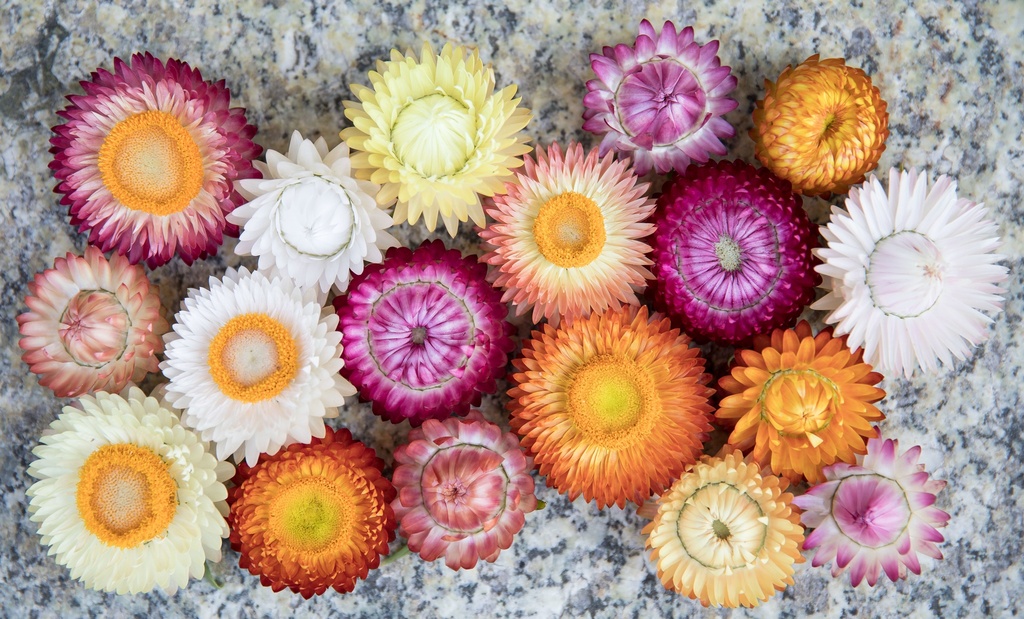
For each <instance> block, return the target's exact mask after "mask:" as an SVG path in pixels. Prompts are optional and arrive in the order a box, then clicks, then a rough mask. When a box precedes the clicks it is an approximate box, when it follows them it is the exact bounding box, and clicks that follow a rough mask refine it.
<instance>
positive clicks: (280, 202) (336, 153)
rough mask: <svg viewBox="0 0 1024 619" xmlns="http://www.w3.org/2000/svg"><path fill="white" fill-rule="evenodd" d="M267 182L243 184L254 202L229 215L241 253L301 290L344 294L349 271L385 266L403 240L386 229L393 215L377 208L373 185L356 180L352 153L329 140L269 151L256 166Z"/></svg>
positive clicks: (298, 138)
mask: <svg viewBox="0 0 1024 619" xmlns="http://www.w3.org/2000/svg"><path fill="white" fill-rule="evenodd" d="M256 168H257V169H258V170H259V171H260V172H261V173H262V174H263V179H262V180H259V179H249V180H243V181H241V182H240V183H239V186H238V190H239V192H240V193H241V194H242V195H243V196H245V197H246V199H248V200H249V202H248V203H246V204H243V205H241V206H239V207H238V208H236V209H235V210H234V211H232V212H231V214H230V215H228V221H230V222H232V223H234V224H237V225H238V226H239V227H241V228H242V233H241V236H240V237H239V241H238V245H236V246H235V252H236V253H238V254H239V255H240V256H249V255H252V256H259V259H260V262H259V268H260V270H261V271H265V272H271V271H273V270H274V269H275V268H276V269H279V270H280V271H281V272H282V273H284V274H285V275H287V276H288V277H289V278H291V279H292V280H293V281H294V282H295V283H296V284H298V285H299V286H300V287H302V288H309V287H314V286H315V287H317V288H319V290H320V292H321V293H323V294H326V293H327V292H329V291H330V290H331V287H332V286H333V287H335V288H337V290H338V291H339V292H344V291H345V288H347V287H348V281H349V276H350V272H352V273H356V274H359V273H362V272H363V262H364V261H366V262H380V261H381V260H382V259H383V257H384V255H383V253H382V250H385V249H387V248H388V247H396V246H397V245H398V241H397V240H396V239H395V238H394V237H393V236H391V235H390V234H388V233H387V232H386V231H385V230H387V229H388V228H390V227H391V217H390V216H389V215H388V214H387V213H385V212H384V211H383V210H381V209H380V208H378V206H377V202H376V200H374V196H376V195H377V190H378V189H379V188H378V187H377V186H376V185H374V184H373V183H370V182H367V181H359V180H356V179H354V178H352V176H351V174H350V172H351V162H350V161H349V158H348V147H347V146H345V144H344V143H342V144H339V145H338V146H336V147H334V149H333V150H330V151H328V150H327V142H326V141H325V140H324V139H323V138H320V139H318V140H317V141H316V142H313V141H311V140H304V139H302V135H301V134H300V133H299V132H298V131H295V132H293V133H292V140H291V144H289V146H288V152H287V154H284V155H282V154H281V153H278V152H276V151H273V150H271V151H267V162H266V163H262V162H259V161H257V162H256Z"/></svg>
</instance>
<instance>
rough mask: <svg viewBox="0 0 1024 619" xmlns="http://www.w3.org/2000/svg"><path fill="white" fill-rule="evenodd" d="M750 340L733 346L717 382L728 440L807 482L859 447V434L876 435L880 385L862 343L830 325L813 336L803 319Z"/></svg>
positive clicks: (820, 477) (776, 469)
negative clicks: (750, 345)
mask: <svg viewBox="0 0 1024 619" xmlns="http://www.w3.org/2000/svg"><path fill="white" fill-rule="evenodd" d="M755 346H756V347H757V350H740V351H737V352H736V365H735V366H734V367H733V368H732V372H731V375H730V376H725V377H723V378H722V379H721V380H719V381H718V384H719V387H720V388H721V389H722V392H723V394H724V395H725V396H726V397H724V398H722V401H721V404H720V405H719V409H718V412H717V413H715V416H716V417H717V418H718V419H719V420H736V427H735V428H734V429H733V431H732V434H730V435H729V444H731V445H735V446H737V447H739V448H740V449H743V450H747V449H750V448H751V447H753V456H754V459H755V460H756V461H758V462H760V463H761V464H762V465H767V464H768V463H769V462H770V463H771V468H772V471H773V472H774V473H776V474H778V475H783V476H785V477H786V478H788V479H789V480H790V481H793V482H798V481H800V479H802V478H806V479H807V481H808V482H809V483H812V484H814V483H818V482H821V481H823V480H824V479H825V478H824V476H823V474H822V469H823V468H824V467H826V466H828V465H830V464H834V463H835V462H837V461H838V462H848V463H853V462H854V461H855V460H856V456H857V454H864V453H866V450H867V447H866V444H865V438H874V437H875V436H877V433H876V431H875V430H874V428H873V427H872V425H871V424H872V422H874V421H879V420H881V419H884V418H885V416H884V415H883V414H882V412H881V411H879V410H878V409H877V408H876V407H875V406H874V405H873V403H874V402H877V401H879V400H881V399H882V398H884V397H885V392H884V391H882V390H881V389H879V388H878V387H875V385H877V384H878V383H879V382H880V381H881V380H882V375H881V374H879V373H877V372H873V371H872V368H871V366H870V365H868V364H867V363H864V362H863V354H864V353H863V351H862V350H861V349H859V348H858V349H857V350H855V351H851V350H850V348H849V347H848V346H847V345H846V338H845V337H840V338H834V337H832V330H831V329H826V330H824V331H822V332H821V333H819V334H818V335H817V336H813V335H812V334H811V326H810V325H809V324H807V323H806V322H801V323H800V324H798V325H797V326H796V328H795V329H786V330H781V329H776V330H775V331H774V332H773V333H772V336H771V339H770V340H769V339H768V338H766V337H761V338H759V339H758V340H755Z"/></svg>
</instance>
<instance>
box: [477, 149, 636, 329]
mask: <svg viewBox="0 0 1024 619" xmlns="http://www.w3.org/2000/svg"><path fill="white" fill-rule="evenodd" d="M534 154H535V156H536V160H534V159H533V158H531V157H529V156H527V157H526V164H525V165H524V167H523V171H522V172H517V173H516V178H515V182H512V183H509V184H508V186H507V187H506V189H507V190H508V192H507V194H506V195H503V196H495V197H494V199H493V200H492V201H491V202H489V205H488V207H487V214H488V215H489V216H490V217H491V219H493V220H494V221H493V222H492V223H491V224H490V225H489V226H488V227H487V228H486V229H484V230H481V231H480V236H481V237H482V238H483V240H484V243H485V246H486V247H487V248H488V249H489V250H490V251H488V253H487V254H486V255H484V256H483V257H482V258H481V260H482V261H484V262H487V263H488V264H490V265H492V266H493V267H495V268H494V270H493V272H492V276H493V277H494V285H495V286H497V287H499V288H503V289H504V290H505V294H504V296H503V297H502V301H511V302H512V305H513V306H515V308H516V313H517V314H522V313H524V312H526V311H527V310H528V309H530V308H531V307H532V308H533V321H534V322H539V321H540V319H541V318H547V319H548V320H550V321H552V322H553V323H555V324H557V323H558V320H559V318H561V317H575V316H587V315H589V314H590V312H591V311H597V312H602V311H604V310H606V309H618V308H620V307H622V305H623V304H627V305H638V304H639V303H640V302H639V300H638V299H637V296H636V295H637V293H638V292H641V291H643V290H644V288H646V286H647V280H648V279H651V278H652V277H653V276H652V275H651V272H650V271H648V270H647V265H649V264H651V261H650V259H649V258H648V257H647V254H648V253H649V252H650V251H651V247H650V245H648V244H647V243H645V242H644V241H643V238H644V237H646V236H648V235H650V234H651V233H652V232H654V225H653V224H650V223H647V219H648V217H650V215H651V214H652V213H653V212H654V201H653V200H650V199H648V198H647V197H646V196H645V193H646V191H647V188H648V185H647V184H646V183H640V182H639V179H638V178H637V177H636V175H635V174H634V173H633V171H632V169H631V168H630V167H629V163H628V162H625V161H615V159H614V158H613V157H610V156H609V157H604V158H601V157H599V156H598V154H597V151H590V153H589V154H587V155H584V152H583V147H582V146H581V145H579V144H576V143H570V144H569V146H568V148H566V150H565V154H564V155H563V153H562V149H561V148H560V147H559V145H558V144H552V145H551V146H550V147H549V148H548V149H547V151H545V150H544V149H543V148H541V147H538V148H537V150H536V152H535V153H534Z"/></svg>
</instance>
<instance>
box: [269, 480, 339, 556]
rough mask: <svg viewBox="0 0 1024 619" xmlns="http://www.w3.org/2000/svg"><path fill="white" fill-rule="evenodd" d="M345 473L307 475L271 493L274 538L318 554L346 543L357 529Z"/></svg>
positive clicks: (270, 524) (293, 546)
mask: <svg viewBox="0 0 1024 619" xmlns="http://www.w3.org/2000/svg"><path fill="white" fill-rule="evenodd" d="M349 485H350V484H349V483H348V480H347V479H346V478H345V477H344V476H341V477H338V478H336V479H333V480H332V479H327V478H324V477H307V478H305V479H300V480H298V481H295V482H291V483H289V484H288V485H287V486H286V487H284V488H283V489H282V490H281V491H280V492H279V493H278V494H276V495H275V496H273V497H270V517H269V519H268V520H267V528H268V531H269V533H270V535H272V536H273V537H272V539H278V540H280V541H281V543H282V544H284V545H285V546H287V547H288V548H290V549H291V550H293V551H295V552H298V553H312V554H318V553H322V552H328V551H331V550H332V549H334V548H335V547H336V546H338V544H341V543H347V541H348V539H349V538H350V537H351V536H352V533H353V531H355V515H356V508H355V505H354V494H353V489H352V488H350V487H349Z"/></svg>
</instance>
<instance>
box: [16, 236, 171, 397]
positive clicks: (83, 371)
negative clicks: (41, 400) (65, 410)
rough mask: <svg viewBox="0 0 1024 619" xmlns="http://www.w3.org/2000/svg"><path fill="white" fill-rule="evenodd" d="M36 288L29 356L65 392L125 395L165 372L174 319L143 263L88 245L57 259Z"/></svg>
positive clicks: (23, 320)
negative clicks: (167, 336) (164, 312)
mask: <svg viewBox="0 0 1024 619" xmlns="http://www.w3.org/2000/svg"><path fill="white" fill-rule="evenodd" d="M28 290H29V295H28V297H26V298H25V304H26V305H28V309H29V311H27V312H25V313H24V314H21V315H20V316H18V325H19V327H20V330H21V340H20V341H19V342H18V345H19V346H21V348H22V350H24V351H25V353H24V354H23V355H22V357H21V358H22V360H24V361H25V363H27V364H28V365H29V367H30V368H31V370H32V371H33V372H34V373H36V374H38V375H39V384H41V385H42V386H44V387H49V388H50V389H52V390H53V392H54V394H56V396H57V397H59V398H73V397H78V396H80V395H83V394H86V393H92V392H95V391H108V392H112V393H117V392H119V391H121V389H123V388H124V387H125V386H126V385H127V384H128V383H129V382H136V383H137V382H139V381H141V380H142V379H143V378H144V377H145V376H146V374H147V373H149V372H156V371H157V370H158V367H157V358H156V354H157V353H160V352H163V349H164V344H163V340H162V339H161V336H162V335H163V334H164V332H166V331H167V328H168V325H167V321H166V320H164V318H163V316H161V314H160V297H159V295H158V294H157V289H156V286H152V285H150V283H149V279H147V278H146V273H145V271H144V270H143V269H142V267H141V266H135V265H132V264H129V262H128V260H127V259H126V258H125V257H124V256H117V255H115V256H114V257H113V258H111V259H110V260H109V261H108V260H107V259H106V258H104V257H103V253H102V252H101V251H100V250H99V249H97V248H95V247H87V248H86V250H85V256H84V257H82V256H76V255H74V254H72V253H68V255H67V256H66V257H64V258H57V259H56V260H55V261H54V263H53V268H52V269H47V270H45V271H43V272H42V273H38V274H37V275H36V277H35V281H33V282H30V283H29V285H28Z"/></svg>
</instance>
